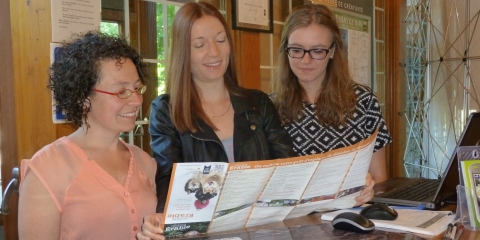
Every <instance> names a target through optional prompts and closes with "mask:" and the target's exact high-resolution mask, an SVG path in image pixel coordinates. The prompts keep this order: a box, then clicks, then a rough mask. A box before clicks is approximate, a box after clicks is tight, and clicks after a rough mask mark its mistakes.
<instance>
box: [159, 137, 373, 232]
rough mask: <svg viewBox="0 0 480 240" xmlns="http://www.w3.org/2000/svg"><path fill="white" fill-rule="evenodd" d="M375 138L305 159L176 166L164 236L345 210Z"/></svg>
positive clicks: (361, 178)
mask: <svg viewBox="0 0 480 240" xmlns="http://www.w3.org/2000/svg"><path fill="white" fill-rule="evenodd" d="M376 135H377V132H375V134H373V135H372V136H370V137H369V138H368V139H366V140H363V141H361V142H359V143H357V144H355V145H352V146H349V147H345V148H340V149H336V150H333V151H329V152H327V153H322V154H315V155H309V156H301V157H293V158H285V159H277V160H262V161H250V162H235V163H224V162H192V163H176V164H174V166H173V170H172V179H171V181H170V187H169V191H168V196H167V204H166V205H165V212H164V216H163V220H164V222H163V226H164V235H165V236H166V237H167V238H174V237H182V236H189V235H198V234H202V233H211V232H221V231H228V230H234V229H241V228H246V227H252V226H257V225H262V224H267V223H272V222H279V221H283V220H284V219H289V218H295V217H300V216H305V215H307V214H309V213H311V212H313V211H326V210H332V209H343V208H351V207H353V206H354V204H355V200H354V198H355V197H356V196H358V195H359V194H360V191H361V190H363V189H364V188H365V180H366V176H367V173H368V169H369V166H370V160H371V158H372V154H373V148H374V145H375V138H376Z"/></svg>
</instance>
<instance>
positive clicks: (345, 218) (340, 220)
mask: <svg viewBox="0 0 480 240" xmlns="http://www.w3.org/2000/svg"><path fill="white" fill-rule="evenodd" d="M332 225H333V227H334V228H335V229H339V230H344V231H350V232H358V233H368V232H371V231H373V230H374V229H375V224H373V222H372V221H370V220H369V219H368V218H366V217H363V216H361V215H359V214H357V213H353V212H344V213H340V214H338V215H337V216H336V217H334V218H333V220H332Z"/></svg>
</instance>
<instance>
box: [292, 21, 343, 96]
mask: <svg viewBox="0 0 480 240" xmlns="http://www.w3.org/2000/svg"><path fill="white" fill-rule="evenodd" d="M332 39H333V37H332V33H331V32H330V30H329V29H328V28H326V27H325V26H322V25H318V24H310V25H309V26H307V27H300V28H297V29H295V30H294V31H293V32H292V33H291V34H290V37H289V38H288V45H287V47H298V48H302V49H305V50H310V49H318V48H322V49H329V48H330V47H331V46H332V42H333V40H332ZM334 52H335V48H334V47H332V48H331V49H330V52H329V53H328V54H327V57H326V58H325V59H322V60H315V59H312V58H310V56H309V54H305V55H304V56H303V58H299V59H298V58H291V57H288V61H289V64H290V68H291V69H292V71H293V73H295V75H296V76H297V78H298V80H299V83H300V85H302V86H303V87H306V86H316V87H320V86H321V83H322V82H323V80H324V79H325V74H326V72H327V71H326V70H327V65H328V62H329V60H330V59H331V58H333V56H334Z"/></svg>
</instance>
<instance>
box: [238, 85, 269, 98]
mask: <svg viewBox="0 0 480 240" xmlns="http://www.w3.org/2000/svg"><path fill="white" fill-rule="evenodd" d="M243 93H244V95H245V96H246V97H247V98H248V97H251V98H253V99H255V100H261V99H266V98H269V97H268V94H266V93H265V92H263V91H262V90H258V89H250V88H243Z"/></svg>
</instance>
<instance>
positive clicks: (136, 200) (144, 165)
mask: <svg viewBox="0 0 480 240" xmlns="http://www.w3.org/2000/svg"><path fill="white" fill-rule="evenodd" d="M124 144H125V145H126V146H127V147H128V149H129V150H130V156H131V157H130V165H129V169H128V174H127V178H126V181H125V186H123V185H121V184H120V183H119V182H118V181H116V180H115V179H114V178H113V177H112V176H111V175H109V174H108V173H107V172H105V171H104V170H103V168H101V167H100V166H99V165H97V163H96V162H95V161H93V160H89V159H88V157H87V155H86V153H85V152H84V151H83V150H82V149H81V148H80V147H79V146H77V145H76V144H75V143H73V142H72V141H71V140H69V139H68V138H66V137H62V138H60V139H58V140H56V141H55V142H53V143H51V144H49V145H47V146H45V147H44V148H42V149H41V150H40V151H38V152H37V153H35V155H34V156H33V157H32V159H25V160H22V163H21V176H22V178H24V177H25V174H27V173H28V171H29V170H30V171H32V173H34V174H35V175H36V176H37V177H38V179H40V181H41V182H42V184H43V185H44V186H45V188H46V189H47V191H48V192H49V194H50V196H51V197H52V200H53V201H54V203H55V205H56V206H57V209H58V212H59V214H60V215H61V226H60V231H61V233H60V239H136V238H135V235H136V233H137V232H138V231H140V230H141V225H142V222H143V217H144V216H146V215H148V214H152V213H154V212H155V209H156V204H157V196H156V195H155V172H156V169H157V164H156V162H155V160H153V158H152V157H151V156H149V155H148V154H147V153H145V152H144V151H142V150H141V149H140V148H138V147H136V146H134V145H130V144H127V143H124ZM20 187H21V186H20Z"/></svg>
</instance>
